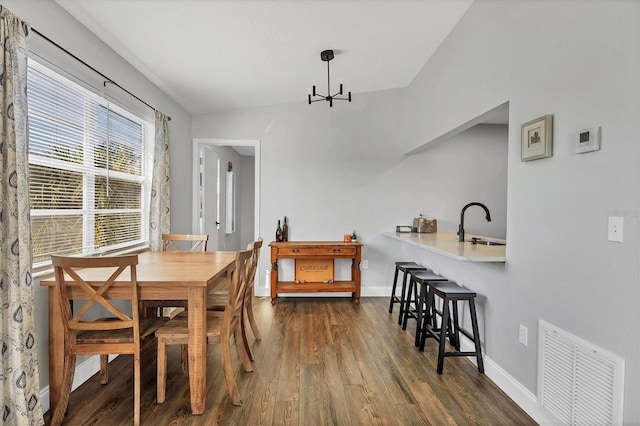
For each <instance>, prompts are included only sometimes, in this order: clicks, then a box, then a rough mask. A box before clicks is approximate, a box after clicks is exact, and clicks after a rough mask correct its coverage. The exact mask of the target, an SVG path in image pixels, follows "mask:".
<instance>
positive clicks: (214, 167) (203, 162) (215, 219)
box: [197, 145, 220, 251]
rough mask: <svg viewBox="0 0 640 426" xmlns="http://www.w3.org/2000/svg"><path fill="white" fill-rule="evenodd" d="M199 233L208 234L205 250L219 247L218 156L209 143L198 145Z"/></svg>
mask: <svg viewBox="0 0 640 426" xmlns="http://www.w3.org/2000/svg"><path fill="white" fill-rule="evenodd" d="M198 166H199V167H198V169H199V170H198V176H199V179H198V181H199V185H198V204H197V205H198V206H199V212H198V223H197V232H198V233H199V234H209V243H208V244H207V251H216V250H218V249H219V241H220V238H219V236H218V232H219V230H220V156H219V155H218V153H217V152H216V151H215V149H214V147H212V146H210V145H199V146H198Z"/></svg>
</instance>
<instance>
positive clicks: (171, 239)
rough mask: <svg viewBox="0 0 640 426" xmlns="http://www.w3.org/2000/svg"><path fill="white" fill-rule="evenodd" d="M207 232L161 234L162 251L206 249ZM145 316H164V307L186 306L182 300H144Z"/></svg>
mask: <svg viewBox="0 0 640 426" xmlns="http://www.w3.org/2000/svg"><path fill="white" fill-rule="evenodd" d="M208 241H209V234H162V251H189V252H197V251H207V242H208ZM142 305H143V307H144V310H145V316H147V317H150V316H153V317H161V316H164V308H186V306H187V304H186V302H185V301H184V300H145V301H144V302H143V304H142Z"/></svg>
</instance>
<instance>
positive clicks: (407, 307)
mask: <svg viewBox="0 0 640 426" xmlns="http://www.w3.org/2000/svg"><path fill="white" fill-rule="evenodd" d="M440 280H441V281H446V280H447V279H446V278H444V277H441V276H440V275H438V274H436V273H435V272H433V271H432V270H430V269H425V270H423V271H409V289H408V290H407V296H406V298H405V301H404V309H403V310H402V314H403V318H402V329H403V330H406V329H407V321H409V318H412V319H415V320H416V339H415V345H416V346H418V344H419V343H420V332H419V330H420V329H421V327H422V318H423V311H424V302H426V298H421V297H420V296H419V295H418V283H419V284H421V286H423V287H424V286H426V283H427V281H440ZM421 290H422V289H421ZM412 295H413V298H412ZM425 295H426V293H425ZM411 303H413V304H414V307H413V309H412V308H411ZM429 311H430V310H429V309H428V308H427V317H428V318H430V315H429Z"/></svg>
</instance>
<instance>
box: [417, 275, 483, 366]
mask: <svg viewBox="0 0 640 426" xmlns="http://www.w3.org/2000/svg"><path fill="white" fill-rule="evenodd" d="M435 296H438V297H440V298H441V299H442V300H443V304H442V318H443V321H442V325H441V327H440V329H439V330H438V329H436V328H434V327H433V326H432V325H431V324H429V323H428V322H427V321H425V324H424V327H422V336H421V338H420V350H421V351H424V343H425V340H426V338H427V337H433V338H435V339H436V340H437V341H438V342H439V343H440V347H439V349H438V369H437V371H438V374H442V370H443V369H444V358H445V357H448V356H475V357H476V359H477V362H478V371H479V372H480V373H484V364H483V363H482V348H481V347H480V333H479V332H478V318H477V316H476V304H475V298H476V293H475V292H474V291H471V290H469V289H466V288H463V287H461V286H459V285H458V284H457V283H455V282H453V281H432V282H430V283H429V293H428V296H427V306H431V304H432V303H434V298H435ZM458 300H462V301H465V300H466V301H467V302H469V314H470V315H471V327H472V330H473V333H469V332H468V331H467V330H464V329H463V328H460V326H459V318H458ZM450 303H451V306H452V308H453V329H451V327H452V326H451V325H450V324H449V321H444V318H448V317H449V304H450ZM459 333H462V334H464V335H465V336H467V337H468V338H469V339H471V341H472V342H473V344H474V346H475V352H461V351H460V336H459ZM448 334H453V335H455V341H454V343H452V344H453V345H454V347H455V351H454V352H445V347H444V346H445V342H446V337H447V335H448Z"/></svg>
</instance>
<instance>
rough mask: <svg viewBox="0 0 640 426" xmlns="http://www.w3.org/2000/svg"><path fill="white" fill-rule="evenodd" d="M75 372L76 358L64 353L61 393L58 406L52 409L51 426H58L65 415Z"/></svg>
mask: <svg viewBox="0 0 640 426" xmlns="http://www.w3.org/2000/svg"><path fill="white" fill-rule="evenodd" d="M75 371H76V356H75V355H74V354H71V353H66V354H65V356H64V372H63V376H62V380H63V381H62V392H60V398H59V399H58V404H57V405H56V406H55V407H51V408H52V409H53V411H52V412H53V414H52V415H51V426H60V425H61V424H62V420H63V419H64V415H65V414H66V413H67V406H68V405H69V396H70V395H71V385H72V383H73V376H74V374H75Z"/></svg>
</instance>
